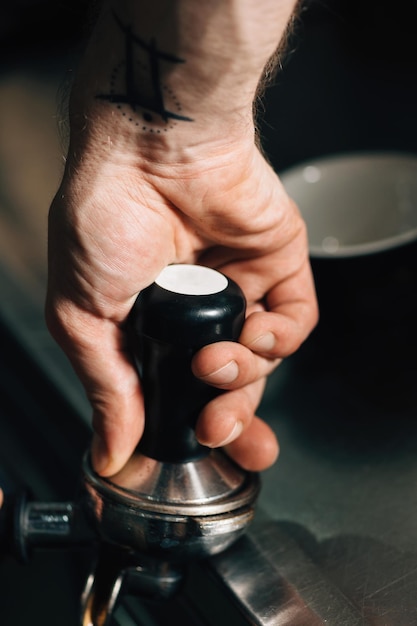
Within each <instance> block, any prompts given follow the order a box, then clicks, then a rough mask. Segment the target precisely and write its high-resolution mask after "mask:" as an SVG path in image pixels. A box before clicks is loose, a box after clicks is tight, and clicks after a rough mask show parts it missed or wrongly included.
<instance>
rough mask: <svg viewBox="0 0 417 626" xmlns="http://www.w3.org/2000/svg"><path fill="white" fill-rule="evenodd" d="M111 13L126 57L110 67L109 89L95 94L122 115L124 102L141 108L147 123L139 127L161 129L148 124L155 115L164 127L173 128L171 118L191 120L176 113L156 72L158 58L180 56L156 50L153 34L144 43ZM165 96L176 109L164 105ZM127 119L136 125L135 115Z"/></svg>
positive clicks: (174, 100) (165, 59)
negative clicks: (121, 35) (112, 104)
mask: <svg viewBox="0 0 417 626" xmlns="http://www.w3.org/2000/svg"><path fill="white" fill-rule="evenodd" d="M113 17H114V19H115V20H116V22H117V24H118V26H119V27H120V29H121V30H122V32H123V34H124V38H125V56H126V59H125V60H124V61H121V62H120V63H119V64H118V65H117V66H116V67H115V68H114V70H113V73H112V76H111V80H110V90H109V93H107V94H106V93H100V94H97V96H96V98H99V99H100V100H107V101H108V102H112V103H114V104H117V105H118V108H119V109H121V110H122V114H123V115H124V116H126V112H125V111H124V110H123V108H124V105H127V108H128V110H130V111H131V112H132V113H137V112H138V110H140V109H141V110H142V117H143V120H144V121H145V122H146V123H147V124H148V126H147V125H145V126H142V130H149V131H150V132H157V133H159V132H161V131H160V130H159V129H158V130H156V131H155V130H154V129H153V128H151V127H150V126H149V124H151V123H152V122H154V121H155V115H156V116H158V117H159V118H160V119H161V120H162V121H163V122H164V123H165V127H164V128H163V130H164V131H167V129H168V128H173V126H174V125H175V121H181V122H193V121H194V120H193V119H192V118H191V117H187V116H185V115H182V114H181V113H180V111H181V104H180V102H179V101H178V99H177V98H176V96H175V94H174V92H173V91H172V89H169V88H168V87H166V86H165V85H163V84H162V81H161V76H160V64H161V62H167V63H185V61H184V59H181V58H179V57H177V56H175V55H173V54H170V53H169V52H164V51H162V50H158V47H157V43H156V40H155V38H151V39H150V41H149V43H148V42H146V41H145V40H143V39H142V38H140V37H138V36H137V35H135V34H134V33H133V32H132V28H131V26H126V25H125V24H123V23H122V22H121V20H120V19H119V17H118V16H117V15H116V14H115V13H114V12H113ZM165 99H168V100H169V101H170V105H171V107H174V108H176V110H177V112H175V111H172V110H171V111H170V110H168V109H167V108H166V106H165ZM129 120H130V121H131V122H135V123H136V126H139V125H140V122H139V121H138V119H137V118H135V119H134V118H133V117H129Z"/></svg>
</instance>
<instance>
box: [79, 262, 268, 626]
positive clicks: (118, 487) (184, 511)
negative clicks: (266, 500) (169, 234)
mask: <svg viewBox="0 0 417 626" xmlns="http://www.w3.org/2000/svg"><path fill="white" fill-rule="evenodd" d="M244 318H245V298H244V295H243V293H242V291H241V289H240V288H239V286H238V285H237V284H236V283H235V282H233V281H232V280H230V279H229V278H227V277H226V276H225V275H223V274H222V273H220V272H218V271H216V270H213V269H209V268H207V267H203V266H198V265H181V264H180V265H170V266H168V267H167V268H165V270H163V272H162V273H161V274H160V275H159V277H158V278H157V280H156V281H155V282H154V283H153V284H152V285H151V286H150V287H148V288H146V289H144V290H143V291H142V292H141V293H140V294H139V296H138V298H137V300H136V302H135V305H134V307H133V309H132V312H131V314H130V317H129V319H128V323H127V334H128V339H129V342H130V345H131V348H132V352H133V355H134V359H135V362H136V365H137V369H138V374H139V376H140V379H141V383H142V386H143V390H144V397H145V430H144V434H143V437H142V439H141V441H140V443H139V445H138V447H137V449H136V451H135V453H134V454H133V456H132V457H131V459H130V460H129V462H128V463H127V465H126V466H125V467H124V468H123V469H122V470H121V471H120V472H119V473H118V474H116V475H115V476H112V477H111V478H102V477H100V476H99V475H97V474H96V473H95V472H94V470H93V468H92V466H91V463H90V458H89V455H88V454H87V456H86V457H85V460H84V466H83V490H82V491H83V495H82V496H81V501H82V507H83V509H84V512H85V514H86V516H87V520H88V523H89V525H91V526H92V527H93V528H94V529H95V533H96V536H97V537H98V538H99V543H100V552H99V557H98V562H97V565H96V566H95V569H94V571H93V572H92V574H91V575H90V577H89V579H88V582H87V585H86V589H85V592H84V596H83V617H82V623H83V625H84V626H86V625H93V626H107V624H109V623H110V615H111V614H112V612H113V609H114V608H115V605H116V602H117V600H118V599H119V598H120V597H121V594H122V593H125V592H126V590H128V591H129V592H137V593H139V594H144V593H145V594H146V593H147V594H150V595H152V594H159V595H169V594H170V593H172V592H173V590H174V589H175V588H176V587H177V585H178V584H179V582H180V580H181V578H182V570H183V567H184V565H185V564H186V563H187V562H188V561H190V560H192V559H197V558H204V557H208V556H210V555H213V554H216V553H218V552H220V551H222V550H224V549H226V548H227V547H228V546H229V545H231V544H232V543H233V542H234V541H235V540H236V539H237V538H238V537H239V536H240V535H241V534H242V532H243V531H244V530H245V528H246V527H247V525H248V524H249V523H250V521H251V520H252V518H253V515H254V503H255V501H256V498H257V495H258V492H259V486H260V483H259V477H258V475H257V474H254V473H250V472H246V471H244V470H242V469H241V468H240V467H238V466H237V465H236V464H235V463H234V462H232V460H231V459H229V457H227V456H226V454H225V453H223V452H222V451H221V450H211V449H209V448H207V447H205V446H202V445H201V444H199V443H198V441H197V439H196V437H195V434H194V426H195V424H196V420H197V418H198V415H199V413H200V411H201V410H202V408H203V407H204V406H205V405H206V404H207V403H208V402H209V401H210V400H211V399H213V398H214V397H215V396H216V395H217V394H219V393H221V392H220V391H219V390H218V389H216V388H214V387H211V386H209V385H206V384H204V383H203V382H201V381H199V380H198V379H196V378H195V377H194V375H193V374H192V371H191V360H192V358H193V355H194V354H195V353H196V351H197V350H199V349H200V348H202V347H203V346H205V345H207V344H210V343H213V342H217V341H237V339H238V337H239V335H240V332H241V329H242V325H243V322H244Z"/></svg>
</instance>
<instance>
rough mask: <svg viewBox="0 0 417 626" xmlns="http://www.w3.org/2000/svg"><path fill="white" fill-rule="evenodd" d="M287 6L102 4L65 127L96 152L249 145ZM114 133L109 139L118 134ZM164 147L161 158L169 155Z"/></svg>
mask: <svg viewBox="0 0 417 626" xmlns="http://www.w3.org/2000/svg"><path fill="white" fill-rule="evenodd" d="M295 5H296V1H295V0H213V1H209V2H197V1H196V0H177V1H173V0H140V1H138V0H136V1H135V0H125V1H123V2H121V1H118V2H115V1H114V2H113V3H112V2H105V3H103V8H102V12H101V15H100V18H99V20H98V22H97V25H96V28H95V30H94V33H93V36H92V38H91V40H90V43H89V46H88V48H87V51H86V54H85V57H84V59H83V61H82V63H81V66H80V70H79V73H78V76H77V79H76V82H75V85H74V89H73V94H72V103H71V118H72V126H73V129H74V130H75V131H76V132H77V131H79V130H81V129H82V133H83V134H84V139H85V140H86V141H88V140H90V139H91V138H94V140H95V142H96V141H97V139H98V138H99V137H100V136H101V137H102V142H103V149H105V147H104V144H105V141H104V138H105V139H106V144H107V145H109V144H111V146H112V149H113V150H115V149H116V148H117V146H118V145H120V146H121V147H122V148H123V149H124V148H125V147H126V143H129V144H131V145H132V146H135V147H139V146H140V151H141V152H142V153H147V152H150V153H152V154H154V153H157V154H159V155H160V154H161V153H162V154H163V155H164V156H165V158H167V159H168V154H169V158H170V160H171V159H172V160H177V161H178V160H181V158H182V154H183V150H184V149H187V150H190V148H191V149H192V147H193V146H194V145H201V144H204V145H206V146H210V145H214V146H215V145H216V144H217V143H223V144H224V142H225V140H226V139H228V140H229V141H232V142H233V141H234V140H235V139H236V140H239V141H241V140H242V137H246V136H247V137H249V138H250V140H252V139H253V133H254V124H253V116H252V107H253V101H254V98H255V94H256V92H257V89H258V86H259V81H260V79H261V78H262V75H263V72H264V68H265V67H266V66H268V62H269V61H270V59H271V57H272V56H273V55H274V53H275V52H276V50H277V48H278V47H279V44H280V42H281V41H282V40H283V38H284V35H285V32H286V30H287V27H288V24H289V22H290V20H291V16H292V15H293V14H294V11H295ZM116 129H117V133H116ZM167 150H168V153H167Z"/></svg>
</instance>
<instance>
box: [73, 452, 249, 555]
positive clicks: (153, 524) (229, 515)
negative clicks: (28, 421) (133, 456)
mask: <svg viewBox="0 0 417 626" xmlns="http://www.w3.org/2000/svg"><path fill="white" fill-rule="evenodd" d="M213 456H214V459H218V457H219V455H218V454H215V455H213ZM210 458H211V455H209V456H208V457H206V459H204V460H203V462H202V461H198V462H197V463H193V462H191V463H189V464H187V465H190V466H194V467H190V468H189V470H188V471H189V473H190V474H192V475H195V474H196V471H197V470H196V467H195V465H196V464H197V465H200V464H202V467H203V468H207V467H209V466H210V465H211V463H210ZM144 462H146V461H144ZM151 465H152V466H153V460H151ZM159 465H161V466H162V465H163V464H159ZM227 465H229V463H228V461H227V460H226V459H225V460H224V461H222V462H221V463H219V462H218V461H216V460H214V461H213V464H212V465H211V469H210V471H209V472H208V476H211V475H212V474H213V472H214V468H215V467H217V466H218V467H220V468H221V469H222V473H224V471H225V467H226V466H227ZM230 466H231V480H230V481H229V489H228V490H226V489H225V485H226V486H227V481H226V482H225V481H223V480H221V481H220V480H219V481H215V484H218V485H221V492H223V493H222V495H221V497H220V494H219V493H218V494H217V498H216V499H215V500H214V501H213V492H211V496H210V498H209V499H208V501H207V502H206V503H205V502H204V500H203V501H202V500H201V490H200V489H198V490H197V499H196V496H195V495H192V496H191V499H190V502H189V503H188V502H187V500H186V498H185V497H184V500H183V502H182V503H181V504H180V503H179V502H178V501H177V500H175V499H174V501H173V502H172V501H170V500H169V494H170V493H171V491H170V490H169V489H168V487H169V485H170V484H171V482H172V480H171V473H170V472H169V473H168V474H169V476H170V478H169V480H168V483H167V485H166V487H165V488H164V489H162V490H161V493H159V491H158V482H156V483H152V486H153V487H154V488H156V490H155V491H153V490H151V491H150V492H149V494H144V493H143V492H141V491H138V492H135V491H133V490H131V489H129V490H126V489H124V488H121V487H120V486H119V485H117V484H115V483H113V481H109V480H108V479H103V478H101V477H100V476H98V475H97V474H95V472H94V471H93V470H92V468H91V465H90V462H89V458H88V455H86V457H85V459H84V465H83V476H84V488H85V495H84V497H82V499H81V506H82V507H83V508H84V509H85V511H86V515H87V517H88V518H89V519H90V520H91V523H92V524H93V526H94V527H95V529H96V531H97V533H98V535H99V537H100V538H101V539H102V540H103V541H105V542H109V543H112V544H117V545H120V546H121V547H126V548H129V549H132V550H135V551H138V552H140V553H144V554H153V555H155V556H157V557H162V558H166V559H170V558H174V559H175V560H178V559H179V560H183V559H188V558H196V557H199V558H201V557H205V556H208V555H210V554H216V553H217V552H219V551H221V550H224V549H225V548H226V547H228V546H229V545H230V544H231V543H232V542H233V541H235V540H236V539H237V538H238V537H239V536H240V535H241V534H242V532H243V531H244V530H245V529H246V527H247V526H248V524H250V523H251V521H252V519H253V515H254V505H255V502H256V499H257V496H258V493H259V488H260V483H259V477H258V476H257V475H256V474H251V473H247V472H243V471H240V470H238V468H236V467H235V465H234V464H232V463H230ZM157 474H160V473H159V472H157ZM161 474H162V475H164V474H165V472H164V471H162V472H161ZM239 474H240V475H241V477H242V479H240V480H236V477H237V476H238V475H239ZM125 476H130V471H129V472H127V473H126V475H125ZM174 477H175V472H174ZM243 477H244V479H243ZM128 484H129V485H130V482H128ZM141 484H142V483H141ZM148 484H149V483H148ZM231 485H233V486H234V488H233V489H231V488H230V486H231ZM190 486H192V483H191V485H189V487H190ZM175 489H177V487H175ZM188 493H191V492H190V491H189V492H188ZM161 494H166V495H167V499H165V498H162V497H161Z"/></svg>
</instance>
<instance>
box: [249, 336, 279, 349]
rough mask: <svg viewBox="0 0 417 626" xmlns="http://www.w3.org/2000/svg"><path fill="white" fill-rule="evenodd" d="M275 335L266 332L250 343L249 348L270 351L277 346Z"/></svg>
mask: <svg viewBox="0 0 417 626" xmlns="http://www.w3.org/2000/svg"><path fill="white" fill-rule="evenodd" d="M275 342H276V339H275V335H274V334H273V333H265V335H261V336H260V337H258V338H257V339H255V341H252V343H250V344H249V346H248V347H249V348H250V349H251V350H252V351H253V352H270V351H271V350H272V349H273V348H274V347H275Z"/></svg>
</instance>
